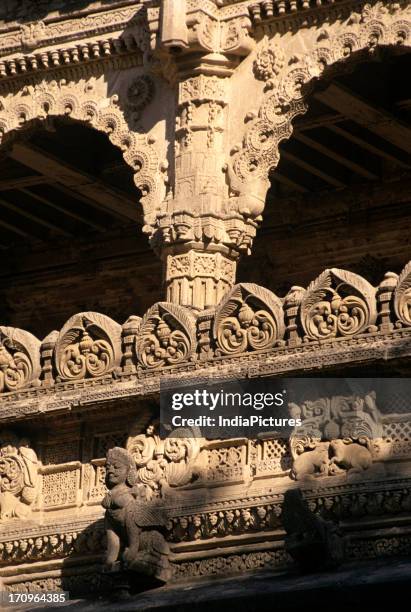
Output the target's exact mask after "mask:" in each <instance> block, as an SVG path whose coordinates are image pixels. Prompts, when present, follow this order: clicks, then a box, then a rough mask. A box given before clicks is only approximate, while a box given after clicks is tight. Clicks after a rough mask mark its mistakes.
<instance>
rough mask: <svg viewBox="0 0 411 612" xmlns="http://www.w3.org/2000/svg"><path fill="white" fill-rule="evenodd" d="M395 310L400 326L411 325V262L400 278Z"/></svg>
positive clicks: (395, 296)
mask: <svg viewBox="0 0 411 612" xmlns="http://www.w3.org/2000/svg"><path fill="white" fill-rule="evenodd" d="M394 309H395V314H396V315H397V317H398V320H399V324H400V325H401V324H402V325H406V326H409V325H411V261H410V262H408V264H407V265H406V266H405V268H404V270H403V271H402V272H401V274H400V276H399V279H398V284H397V288H396V290H395V293H394Z"/></svg>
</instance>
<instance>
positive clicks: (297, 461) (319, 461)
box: [291, 442, 330, 480]
mask: <svg viewBox="0 0 411 612" xmlns="http://www.w3.org/2000/svg"><path fill="white" fill-rule="evenodd" d="M329 445H330V443H329V442H318V443H317V444H316V445H315V446H314V445H313V446H314V448H312V449H311V450H308V451H306V452H301V454H297V455H296V456H295V458H294V464H293V467H292V470H291V477H292V478H295V480H302V479H303V478H315V477H316V476H326V475H327V474H328V467H329V463H330V460H329V456H328V453H329Z"/></svg>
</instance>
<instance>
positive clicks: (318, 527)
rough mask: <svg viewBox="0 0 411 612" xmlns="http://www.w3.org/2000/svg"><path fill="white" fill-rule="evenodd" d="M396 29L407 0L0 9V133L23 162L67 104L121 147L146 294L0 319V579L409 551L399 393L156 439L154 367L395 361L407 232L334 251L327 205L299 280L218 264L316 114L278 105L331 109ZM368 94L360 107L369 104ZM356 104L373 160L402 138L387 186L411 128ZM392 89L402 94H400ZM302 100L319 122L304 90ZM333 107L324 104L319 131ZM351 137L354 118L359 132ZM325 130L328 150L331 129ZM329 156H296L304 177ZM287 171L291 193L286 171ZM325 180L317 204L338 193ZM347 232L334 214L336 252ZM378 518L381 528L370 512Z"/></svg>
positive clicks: (310, 367) (86, 582)
mask: <svg viewBox="0 0 411 612" xmlns="http://www.w3.org/2000/svg"><path fill="white" fill-rule="evenodd" d="M410 41H411V6H410V2H408V1H405V0H402V1H398V2H388V1H387V2H384V1H376V2H371V3H369V2H364V1H362V0H358V1H355V0H336V1H335V2H325V0H320V1H317V2H309V1H303V0H301V1H300V0H298V1H297V0H296V1H292V0H285V1H284V2H278V1H265V0H264V1H262V2H259V1H258V0H257V1H256V0H253V1H251V0H216V1H214V0H150V1H148V0H142V1H140V2H134V1H131V0H126V1H120V0H106V1H105V2H94V1H90V2H83V3H74V2H73V3H71V2H64V1H63V0H54V1H53V2H47V3H44V2H29V1H28V0H27V1H25V2H22V3H17V2H12V1H8V2H6V3H4V7H0V137H1V152H2V153H4V156H5V157H6V156H7V155H14V156H15V157H16V159H17V155H18V159H19V160H20V163H22V162H21V160H23V159H24V155H26V154H27V150H26V149H25V143H26V142H27V141H28V139H30V138H31V137H32V136H33V134H36V133H37V131H38V130H45V131H46V132H47V131H48V132H52V131H53V130H55V125H56V123H55V122H56V121H61V120H63V121H65V122H66V123H67V124H68V125H74V124H81V125H83V126H86V127H88V128H89V129H90V130H92V131H94V132H100V133H102V134H104V135H105V136H106V137H107V139H108V140H109V141H110V143H111V144H112V145H113V146H114V147H116V148H118V149H119V150H120V151H121V154H122V158H123V161H124V164H125V165H127V166H128V167H129V168H130V169H131V172H132V176H133V181H134V185H135V187H136V189H135V194H134V195H135V209H134V207H133V206H127V204H126V203H125V204H124V210H123V213H124V214H125V215H126V216H127V215H128V217H129V219H132V220H133V222H134V223H135V222H136V221H137V222H139V223H140V225H141V228H137V227H135V231H136V232H137V231H140V230H142V232H143V233H144V234H146V235H147V236H148V238H149V241H150V246H151V247H152V249H153V257H157V256H158V257H159V258H160V260H161V262H162V267H163V284H164V290H163V300H164V301H157V302H155V303H154V304H151V306H150V307H149V308H148V309H147V310H146V312H144V308H143V309H142V310H143V311H142V312H135V313H129V315H130V316H129V318H128V319H127V320H126V321H124V320H123V321H115V320H113V318H111V317H110V316H109V314H107V312H108V309H106V308H104V304H103V305H102V308H101V312H94V310H93V306H91V307H90V306H89V305H88V304H84V305H82V306H81V307H79V310H80V309H81V310H82V312H79V313H78V314H75V313H73V312H71V313H69V314H68V315H67V317H68V320H67V321H66V323H65V324H63V325H62V326H61V327H58V329H56V330H53V329H52V328H50V329H49V333H48V334H47V335H46V337H45V338H44V339H42V340H41V339H39V338H37V337H36V336H35V335H34V334H33V333H31V332H29V331H26V330H23V329H19V328H18V327H12V326H10V325H7V326H6V325H4V326H1V327H0V421H1V426H0V580H1V579H2V580H3V582H4V584H5V588H6V589H7V590H10V591H20V590H22V591H39V590H40V591H41V590H55V589H58V590H60V589H61V590H66V591H67V590H69V591H71V592H72V593H73V594H78V595H80V596H81V595H87V594H90V593H95V594H104V593H106V592H108V591H110V590H111V589H112V588H113V584H114V585H115V584H117V586H118V581H119V577H120V579H121V577H122V576H123V575H124V574H125V573H126V572H127V573H128V574H130V573H131V574H133V572H135V573H136V574H138V575H139V576H140V577H141V576H145V578H146V579H150V580H155V581H156V584H160V583H162V584H164V583H166V582H167V583H173V582H176V583H178V581H179V580H187V579H190V580H193V581H194V580H195V579H196V578H198V577H204V576H215V575H221V576H224V575H225V574H226V573H228V572H230V573H244V572H247V571H250V570H259V569H284V570H286V569H287V568H289V567H290V566H293V564H294V563H295V562H297V563H298V564H299V565H300V566H304V565H305V566H306V565H310V563H311V561H312V557H310V554H311V552H310V551H311V547H312V545H313V546H318V547H319V549H320V550H321V551H322V552H321V554H322V555H323V557H324V558H325V560H326V563H325V565H326V566H327V567H330V566H335V565H337V564H338V563H340V562H343V561H344V560H350V561H358V560H366V559H372V558H375V557H378V556H382V555H395V554H397V553H398V552H401V554H406V555H409V552H410V549H411V545H410V539H409V534H408V531H407V521H409V517H410V513H411V472H410V470H411V424H410V419H411V405H410V402H409V398H405V399H404V402H403V403H404V406H403V409H402V410H401V411H398V412H396V411H394V410H393V409H392V408H391V407H390V405H388V404H387V403H384V401H383V399H382V398H381V397H380V396H379V395H378V393H377V392H376V391H374V390H371V391H370V392H369V393H367V394H363V395H358V394H355V393H352V394H347V395H327V394H323V395H321V396H319V397H315V398H311V399H309V400H306V401H303V402H301V403H294V402H290V403H289V405H288V410H289V413H290V416H291V417H292V418H293V419H297V418H298V419H301V425H300V426H298V427H297V426H296V427H295V429H294V430H293V431H292V433H291V435H290V436H285V435H284V437H281V436H279V435H274V434H273V435H264V436H263V435H261V436H259V437H258V438H256V439H244V438H235V439H221V440H209V439H206V438H205V437H203V436H202V435H201V433H200V434H199V432H198V431H196V430H195V429H194V428H190V427H185V428H180V429H176V430H173V431H171V432H170V433H169V435H168V436H167V437H166V438H165V439H162V438H161V437H160V435H159V431H158V417H159V410H158V406H159V394H160V390H161V385H162V384H163V382H164V381H165V380H167V379H168V378H169V377H172V378H174V379H177V380H179V381H180V382H181V384H182V385H185V384H186V385H190V384H196V383H197V384H198V383H199V381H200V382H204V381H209V380H213V379H215V380H232V379H250V378H263V377H267V376H272V377H275V376H279V375H282V376H293V375H302V374H305V375H307V376H309V375H312V374H318V372H319V371H323V370H324V371H325V370H327V371H332V372H334V373H336V375H340V376H349V372H354V376H355V373H358V374H359V375H360V374H361V373H362V372H363V371H366V373H368V372H369V371H372V370H371V368H372V367H375V368H376V371H378V372H379V373H380V372H383V373H384V372H388V373H390V372H394V373H398V372H400V373H404V374H405V375H406V374H407V373H408V372H409V365H408V359H409V356H410V354H411V261H410V259H411V251H410V252H408V254H407V257H406V259H404V260H403V261H401V267H399V268H398V269H396V272H393V271H389V266H388V265H387V266H386V267H383V270H384V271H385V275H384V272H382V274H380V275H379V276H378V275H377V276H378V280H375V279H372V278H371V277H370V276H368V275H367V274H366V273H364V274H363V273H360V271H359V270H355V269H354V268H355V266H354V265H347V267H346V268H343V267H339V265H338V264H336V263H335V261H337V260H338V258H337V257H336V255H335V253H334V252H332V242H333V238H332V229H333V228H331V227H330V228H329V232H330V246H329V250H330V254H329V258H327V260H326V261H323V262H322V263H321V265H316V266H315V271H314V272H313V274H312V276H311V279H312V281H311V282H310V283H307V284H306V285H305V286H304V287H303V286H300V285H299V284H294V283H293V282H291V281H290V282H289V280H288V278H287V270H285V271H284V275H283V276H284V279H283V280H284V287H286V288H285V289H284V291H282V290H278V291H277V290H275V291H273V290H271V288H270V289H269V288H267V286H262V285H263V284H266V283H262V284H261V285H260V284H258V281H256V280H255V279H256V278H259V276H258V274H257V273H258V271H257V270H254V269H253V270H252V271H251V274H250V275H249V276H251V277H252V278H251V280H250V281H248V282H241V279H240V278H237V265H238V263H239V261H240V259H241V258H243V259H244V258H246V256H247V255H250V253H251V251H252V248H253V243H254V242H255V241H256V240H257V237H258V235H259V234H258V231H259V228H260V226H261V225H262V223H263V213H264V214H267V215H270V214H271V215H274V216H278V218H280V217H281V216H282V215H283V214H284V215H286V214H287V211H283V210H281V209H280V206H279V207H278V208H275V209H274V211H273V212H272V211H269V210H267V209H266V202H267V198H269V196H267V192H268V191H269V189H271V187H272V183H271V181H272V180H274V179H273V177H275V173H276V169H277V167H278V166H279V164H280V163H281V161H282V159H285V160H287V155H288V156H290V153H289V151H288V150H284V149H283V145H284V144H285V143H286V142H287V141H289V140H290V139H291V138H292V136H293V130H294V128H295V136H296V138H297V139H298V138H300V142H303V143H304V140H303V139H304V138H305V142H307V141H308V140H307V139H309V138H310V136H307V135H304V134H303V135H302V136H301V133H300V131H299V127H298V120H299V119H298V118H300V119H302V116H303V115H305V114H306V113H307V111H308V108H309V106H310V104H311V102H312V100H313V99H314V93H315V95H316V96H317V97H316V98H315V103H316V104H317V107H318V108H320V110H321V108H322V109H323V108H324V107H328V109H329V110H330V109H333V107H332V104H331V101H330V96H332V87H333V84H334V86H336V85H335V83H337V84H338V86H341V87H344V84H342V83H343V82H344V78H346V77H347V75H350V74H352V73H353V72H354V71H355V69H356V68H357V67H358V66H362V65H364V64H367V62H369V63H372V64H373V65H374V64H380V63H382V64H384V62H386V61H388V60H387V58H388V57H389V58H394V60H396V59H398V58H400V60H401V59H402V58H404V57H405V56H406V55H407V53H409V51H410V46H411V42H410ZM339 79H340V80H339ZM340 81H341V82H340ZM330 84H331V85H330ZM330 87H331V89H330ZM330 92H331V93H330ZM364 105H365V102H363V101H362V102H361V101H360V102H359V103H358V107H357V110H355V109H354V111H353V113H354V115H355V113H357V114H358V116H360V115H361V117H363V116H364V115H365V114H367V113H366V111H365V110H364ZM404 109H405V110H404ZM314 110H315V107H314ZM334 110H336V109H334ZM373 112H374V114H373V115H372V116H371V118H369V114H367V121H368V123H367V129H368V128H369V129H370V132H372V134H373V139H372V141H371V139H370V143H369V145H368V147H369V148H370V147H373V148H374V149H375V150H377V149H381V148H384V147H383V145H382V144H381V139H383V138H385V139H386V141H387V142H388V143H389V144H388V145H387V151H386V152H385V158H387V156H388V157H391V158H392V159H394V158H396V159H397V160H400V162H401V163H400V165H399V167H400V168H401V169H402V171H403V172H404V177H405V178H404V177H403V176H402V175H401V177H400V179H399V180H404V184H405V181H406V178H407V177H406V176H405V175H406V172H408V170H409V168H410V167H411V162H410V160H409V155H410V154H411V145H410V144H409V143H408V144H404V142H403V140H405V139H406V137H407V134H408V132H406V133H405V132H402V131H401V124H398V125H394V127H393V123H395V122H393V121H386V120H385V119H384V118H386V116H387V114H386V113H385V114H384V113H383V111H382V110H379V109H374V111H373ZM399 112H402V113H404V116H405V114H406V113H407V112H409V100H408V106H407V100H405V102H404V101H402V106H401V108H400V111H399ZM328 114H329V115H331V114H332V113H331V112H330V113H328ZM340 114H341V113H340ZM402 116H403V115H402ZM402 116H401V117H402ZM310 120H311V121H313V125H315V121H316V117H315V113H314V118H311V119H310ZM334 120H335V117H334V119H333V117H331V118H329V121H330V122H331V124H332V122H333V121H334ZM349 120H351V121H353V117H352V116H351V117H348V118H347V117H342V118H341V117H340V119H339V121H340V122H341V124H342V126H343V127H338V125H337V128H336V130H335V134H338V129H339V130H340V134H339V136H340V137H341V132H344V130H348V129H349V127H350V126H349V127H348V128H347V126H346V124H347V123H348V122H349ZM401 120H402V119H401ZM344 121H345V123H344ZM404 122H405V121H404ZM371 128H372V129H371ZM372 130H374V131H372ZM407 130H408V128H407ZM404 134H405V135H404ZM351 136H352V138H356V140H357V141H360V140H361V133H360V130H359V129H358V130H357V132H355V134H354V130H353V129H352V133H351ZM62 146H63V145H62ZM319 146H320V147H321V148H320V149H318V151H319V152H320V154H321V155H324V151H325V150H326V148H327V147H326V144H324V143H322V144H320V145H319ZM317 148H318V147H317ZM284 151H285V152H284ZM318 151H317V152H318ZM406 154H407V155H408V158H407V159H406V160H405V161H404V159H405V155H406ZM336 155H339V154H338V152H337V153H336V152H334V158H333V159H334V161H335V156H336ZM396 156H397V157H396ZM341 157H342V156H340V158H341ZM392 159H389V160H388V161H387V159H385V164H386V165H385V166H384V168H383V170H384V172H383V176H382V179H384V178H385V177H386V176H389V172H390V170H391V168H392V164H393V161H392ZM0 161H1V162H2V161H3V158H2V159H1V160H0ZM301 163H302V164H304V165H303V166H301ZM310 163H311V161H310V159H308V158H304V159H303V160H302V162H301V161H300V166H301V167H303V168H305V170H306V169H307V167H308V166H309V164H310ZM354 163H357V162H354V161H353V160H351V159H348V161H347V159H346V160H345V165H346V166H347V164H348V166H347V167H349V164H351V167H353V164H354ZM362 163H363V164H364V165H365V162H364V160H362ZM401 164H402V165H401ZM359 166H360V164H359V163H358V164H357V166H356V167H357V169H358V167H359ZM361 168H362V172H363V174H364V173H367V172H368V174H369V175H370V174H372V172H371V170H369V169H368V170H367V168H366V169H364V167H363V166H361ZM361 168H360V169H361ZM327 171H328V170H327V168H325V167H324V168H323V167H321V168H316V172H317V177H318V176H320V177H321V176H322V177H323V178H324V176H326V172H327ZM281 172H282V170H281V167H280V170H279V171H278V175H277V178H279V180H280V181H281V177H282V174H281ZM39 174H40V170H37V171H36V172H35V173H34V179H35V180H37V179H38V180H39V181H40V179H39V178H38V175H39ZM290 176H291V175H290ZM407 176H408V175H407ZM32 179H33V177H31V180H32ZM58 180H59V181H61V182H62V183H63V184H64V186H65V187H67V186H70V185H73V184H75V183H78V175H75V174H73V173H71V172H70V168H68V167H67V168H65V170H64V173H63V175H62V176H60V177H59V178H58ZM282 180H283V183H284V181H285V183H288V186H289V185H290V184H293V185H294V187H296V188H297V192H298V188H299V189H300V192H301V190H302V187H301V185H300V183H299V179H298V177H297V178H293V177H291V178H290V177H288V178H286V179H284V177H282ZM386 183H387V184H388V185H390V182H389V179H387V182H386ZM343 186H344V185H343ZM334 187H336V188H337V190H338V189H340V188H341V183H339V181H338V180H337V179H334ZM23 188H24V186H23ZM80 188H81V189H80V193H81V195H82V196H86V195H87V194H88V193H90V190H91V189H94V190H95V188H96V187H95V185H94V187H93V184H92V181H90V180H88V179H86V178H84V181H83V182H82V183H81V184H80ZM7 189H8V188H7V186H4V185H3V186H2V191H7ZM381 189H382V188H381ZM376 190H377V188H376ZM333 193H334V192H333ZM374 196H375V198H377V196H376V195H375V194H374ZM39 197H42V196H39ZM108 197H109V196H107V195H106V200H104V201H105V203H106V205H107V206H110V205H112V203H111V204H110V202H109V201H108V200H107V198H108ZM307 197H308V196H307ZM326 198H328V201H327V208H329V209H331V208H332V207H333V205H334V203H333V195H332V194H331V195H327V194H326ZM43 199H44V197H43ZM0 200H1V198H0ZM288 203H289V206H290V207H291V206H292V204H293V200H292V198H291V199H290V200H289V201H288ZM274 204H275V202H274ZM267 208H268V206H267ZM354 208H355V206H352V208H350V211H349V212H350V214H351V213H353V214H354V213H355V210H353V209H354ZM393 208H394V207H393ZM307 209H309V205H308V204H307ZM12 210H13V209H12ZM14 211H15V209H14ZM311 212H312V211H311ZM98 213H101V214H104V207H102V211H98ZM72 214H73V213H72ZM313 214H314V213H313ZM389 214H394V213H387V217H388V216H389ZM4 223H8V225H9V227H10V223H11V222H10V221H4V222H3V225H4ZM49 225H50V224H49ZM120 230H121V227H120ZM308 231H309V230H308ZM402 232H404V230H403V229H402ZM23 235H24V233H23V234H22V236H23ZM22 236H21V237H22ZM368 238H369V237H368ZM87 239H90V240H92V236H91V237H90V238H87ZM402 239H403V242H404V243H406V242H407V241H408V243H409V239H408V236H406V234H404V233H402ZM347 241H348V242H349V240H348V239H347ZM356 248H357V244H356V239H355V237H353V238H352V240H351V242H350V243H349V245H348V247H347V250H350V249H351V250H352V251H355V250H356ZM405 248H406V247H405ZM109 257H110V253H107V258H109ZM274 259H275V258H274ZM290 259H292V256H291V257H290ZM321 259H324V258H323V257H322V258H321ZM407 262H408V263H407ZM351 263H352V262H350V264H351ZM51 264H52V262H50V265H51ZM121 265H122V264H121V262H120V264H119V267H120V266H121ZM273 265H274V264H273ZM401 268H402V270H401ZM267 274H268V275H269V274H270V269H269V266H268V272H267ZM253 277H254V278H253ZM303 284H304V280H303ZM103 285H104V282H103V281H102V300H103V298H104V287H103ZM267 285H268V283H267ZM62 300H64V296H62ZM93 303H94V302H93ZM50 327H51V326H50ZM53 327H54V325H53ZM367 368H368V369H367ZM390 368H391V370H390ZM297 491H299V492H297ZM290 504H291V506H290ZM296 516H297V518H298V516H301V517H302V518H303V520H302V526H301V528H299V527H298V521H296ZM360 520H361V521H363V524H364V529H362V528H359V527H358V522H359V521H360ZM340 523H342V524H343V529H342V530H341V529H340ZM370 526H371V527H372V535H370V531H371V527H370ZM387 527H395V530H394V531H392V532H390V533H389V535H388V536H386V530H387ZM307 533H309V537H307ZM393 534H394V535H393ZM302 540H303V543H301V542H302ZM330 547H331V548H333V551H334V552H333V551H331V549H330ZM215 549H218V550H217V551H216V550H215ZM317 561H318V559H314V560H313V561H312V562H313V563H316V562H317ZM320 565H321V564H320ZM23 567H24V568H25V569H26V570H27V571H24V572H23V571H22V568H23ZM27 568H29V569H27Z"/></svg>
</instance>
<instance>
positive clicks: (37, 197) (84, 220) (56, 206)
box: [19, 189, 106, 232]
mask: <svg viewBox="0 0 411 612" xmlns="http://www.w3.org/2000/svg"><path fill="white" fill-rule="evenodd" d="M19 191H21V193H24V194H25V195H27V196H29V197H30V198H34V199H35V200H38V201H39V202H41V203H42V204H45V206H49V207H50V208H53V209H54V210H58V211H59V212H61V213H63V215H66V216H67V217H71V218H72V219H75V221H80V223H84V224H85V225H88V226H89V227H92V228H93V229H95V230H98V231H99V232H105V231H106V227H104V225H100V224H99V223H95V221H91V220H90V219H88V218H87V217H86V216H85V215H79V214H77V213H75V212H73V211H72V210H70V209H68V208H65V207H64V206H61V205H60V204H56V202H52V201H51V200H49V199H47V198H44V197H43V196H41V195H39V194H38V193H34V192H33V191H30V190H29V189H20V190H19ZM56 197H58V195H57V196H56Z"/></svg>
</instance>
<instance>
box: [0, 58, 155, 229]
mask: <svg viewBox="0 0 411 612" xmlns="http://www.w3.org/2000/svg"><path fill="white" fill-rule="evenodd" d="M102 77H104V75H103V74H102V72H101V70H99V69H96V68H95V67H94V68H93V67H92V68H91V70H89V69H84V71H79V72H78V73H76V74H74V75H70V74H69V75H67V77H66V76H65V75H64V74H63V73H60V74H57V73H56V74H53V73H51V74H50V73H48V74H47V75H44V76H42V77H39V78H35V77H33V76H32V77H30V79H28V81H27V83H25V84H21V88H20V89H19V90H17V91H9V92H8V93H5V94H4V95H3V96H2V97H0V139H1V141H2V142H3V143H4V144H6V145H7V144H10V145H11V144H12V141H13V140H14V139H16V138H17V137H18V134H19V133H20V132H21V131H23V130H25V129H28V128H30V127H31V126H32V125H33V122H36V121H40V122H44V121H46V120H47V119H48V118H53V117H65V118H69V119H72V120H75V121H79V122H81V123H83V124H85V125H88V126H90V127H92V128H94V129H96V130H98V131H101V132H104V133H105V134H107V135H108V137H109V139H110V141H111V142H112V143H113V144H114V145H115V146H117V147H119V148H120V149H121V150H122V152H123V157H124V160H125V162H126V163H127V164H128V165H129V166H130V167H131V168H132V169H133V171H134V182H135V184H136V187H137V188H138V189H139V191H140V193H141V198H140V204H141V206H142V209H143V213H144V219H145V224H146V228H147V232H148V233H149V234H150V232H152V231H153V227H154V225H155V220H156V213H157V211H158V209H159V208H160V206H161V202H162V201H163V199H164V197H165V182H164V179H165V175H164V171H163V170H162V169H161V168H160V165H161V164H160V156H159V153H158V151H157V149H156V147H155V146H154V142H155V140H156V139H155V137H154V136H152V135H150V134H143V133H141V128H139V126H138V123H137V121H138V120H139V119H140V116H141V113H142V111H143V110H144V109H145V107H146V106H148V105H149V104H150V102H151V101H152V99H153V95H154V84H153V80H152V79H151V77H148V76H147V75H144V74H142V73H141V71H137V73H136V76H135V77H134V78H131V79H130V82H129V85H128V88H127V91H126V92H125V94H124V95H123V94H122V95H121V96H120V95H118V94H117V93H113V94H112V95H110V94H109V87H108V85H107V83H106V82H105V79H104V78H102ZM162 168H164V164H163V166H162ZM137 205H138V201H137V193H136V207H137ZM150 228H151V229H150Z"/></svg>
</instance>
